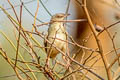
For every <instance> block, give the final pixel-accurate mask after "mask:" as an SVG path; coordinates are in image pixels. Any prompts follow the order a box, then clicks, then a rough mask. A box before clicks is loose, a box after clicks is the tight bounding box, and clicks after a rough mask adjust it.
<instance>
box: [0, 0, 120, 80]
mask: <svg viewBox="0 0 120 80" xmlns="http://www.w3.org/2000/svg"><path fill="white" fill-rule="evenodd" d="M22 1H23V3H24V6H23V15H22V25H23V27H24V28H25V29H27V30H32V27H33V26H32V24H33V23H34V15H35V12H36V9H37V0H22ZM41 1H42V3H43V4H44V6H45V7H46V8H47V10H48V11H47V10H46V9H45V8H44V7H43V5H42V3H41ZM69 1H70V6H69V10H68V13H70V16H68V18H67V19H68V20H69V19H80V18H86V16H85V14H84V12H83V10H82V8H81V6H80V5H79V4H78V3H77V2H76V0H39V3H40V5H39V11H38V14H37V22H36V24H41V23H42V22H49V21H50V18H51V15H54V14H56V13H65V12H66V10H67V8H68V4H69ZM79 1H80V0H79ZM117 1H118V3H120V1H119V0H117ZM10 2H11V3H12V4H13V6H14V8H15V10H16V12H17V14H18V17H19V14H20V5H21V2H20V0H10ZM80 2H81V1H80ZM0 6H2V7H3V8H4V9H5V10H6V11H7V12H8V13H9V14H10V15H11V16H12V17H14V18H15V15H14V12H13V10H12V8H11V6H10V5H9V3H8V2H7V0H0ZM87 7H88V10H89V13H90V16H91V18H92V20H93V23H94V24H97V25H100V26H101V27H107V26H109V25H111V24H113V23H115V22H116V21H119V19H120V6H119V4H117V3H116V2H115V0H87ZM15 19H16V18H15ZM119 26H120V24H117V25H115V26H114V27H112V28H110V29H109V32H110V34H111V35H112V36H113V35H114V34H115V33H116V32H117V34H116V37H115V39H114V40H115V41H114V42H115V46H116V48H120V42H119V40H120V27H119ZM47 29H48V26H46V25H44V26H41V27H39V28H38V30H39V31H40V32H44V33H45V34H47ZM66 29H67V31H68V33H69V34H70V35H71V36H72V37H73V38H74V39H75V41H77V42H78V43H79V44H82V41H83V39H85V38H86V37H87V36H88V35H89V34H90V33H91V30H90V28H89V25H88V24H87V23H86V22H74V23H67V27H66ZM0 31H2V32H4V33H5V34H6V35H7V37H8V38H9V39H10V40H11V41H12V42H13V43H14V45H15V46H16V37H15V36H16V35H15V34H18V33H17V31H16V30H15V28H14V26H13V24H12V23H11V22H10V20H9V19H8V18H7V16H6V14H4V12H3V11H2V10H1V9H0ZM34 37H35V38H36V39H37V40H38V41H39V42H40V43H41V44H42V45H43V40H42V39H41V38H39V37H37V36H34ZM99 38H100V40H101V43H102V47H103V49H104V53H107V52H108V51H110V50H113V46H112V43H111V40H110V38H109V37H108V34H107V33H106V32H103V33H102V34H101V35H100V36H99ZM21 43H22V44H24V40H23V39H21ZM0 46H2V47H3V49H4V50H5V51H6V52H7V53H8V56H9V57H11V58H14V57H15V50H14V49H13V48H12V46H11V44H10V43H9V42H8V40H6V39H5V38H4V36H3V35H2V33H0ZM85 46H87V47H90V48H96V42H95V39H94V37H93V36H92V37H91V38H90V39H89V41H88V42H87V43H86V44H85ZM36 50H38V54H39V55H40V56H41V57H45V55H46V54H43V52H42V51H41V50H40V49H36ZM70 50H71V52H75V51H76V50H77V47H74V46H70ZM20 52H21V53H22V55H24V56H23V57H24V59H25V60H30V59H31V58H29V55H28V54H25V53H26V51H25V50H24V49H22V48H20ZM86 52H87V51H86ZM41 53H42V54H41ZM117 53H120V50H118V52H117ZM81 55H82V52H80V53H79V55H78V56H77V57H76V60H78V61H80V59H81V58H80V57H81ZM86 56H88V54H87V55H86ZM115 56H116V55H115V54H114V52H113V53H111V54H109V55H107V59H108V62H109V63H110V62H111V61H112V60H113V59H114V57H115ZM93 61H94V60H93ZM91 63H92V62H90V63H88V65H89V64H91ZM117 67H118V66H113V71H114V70H116V69H117ZM95 69H97V71H96V72H97V73H98V74H100V75H101V76H102V77H104V78H105V80H106V73H105V71H104V67H103V63H102V61H101V60H100V61H99V62H98V63H96V65H95ZM103 72H104V73H103ZM35 74H36V76H37V78H38V80H47V79H46V78H45V77H44V76H43V75H42V74H41V75H40V73H35ZM10 75H15V73H14V71H13V69H12V68H11V67H10V66H9V64H8V63H7V62H6V61H5V60H4V59H3V58H2V57H1V56H0V80H18V79H17V77H16V76H10ZM3 76H6V77H3ZM7 76H10V77H7ZM93 77H94V76H93ZM94 80H96V78H94Z"/></svg>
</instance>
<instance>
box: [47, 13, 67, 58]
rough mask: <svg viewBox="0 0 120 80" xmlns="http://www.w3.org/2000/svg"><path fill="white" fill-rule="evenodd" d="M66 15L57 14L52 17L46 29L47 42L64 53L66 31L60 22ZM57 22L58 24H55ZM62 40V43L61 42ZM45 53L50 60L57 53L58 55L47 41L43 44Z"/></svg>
mask: <svg viewBox="0 0 120 80" xmlns="http://www.w3.org/2000/svg"><path fill="white" fill-rule="evenodd" d="M67 16H68V14H63V13H58V14H55V15H53V16H52V18H51V23H50V25H49V28H48V36H47V39H48V40H49V42H51V43H52V44H54V45H55V46H56V47H57V48H59V49H60V50H61V51H63V52H64V53H66V44H67V43H66V42H64V41H66V39H67V36H66V29H65V25H64V22H60V21H62V20H64V19H65V17H67ZM57 21H58V22H57ZM62 40H64V41H62ZM45 47H47V48H46V53H47V54H48V56H49V57H50V58H52V59H54V58H55V57H56V56H57V54H58V53H60V52H59V51H58V50H57V49H56V48H54V47H53V46H52V45H51V44H50V43H48V42H47V41H46V42H45Z"/></svg>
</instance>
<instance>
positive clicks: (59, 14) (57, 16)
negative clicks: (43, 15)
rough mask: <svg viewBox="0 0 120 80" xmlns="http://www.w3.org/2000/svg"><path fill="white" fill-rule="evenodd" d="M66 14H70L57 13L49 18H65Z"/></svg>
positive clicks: (55, 19)
mask: <svg viewBox="0 0 120 80" xmlns="http://www.w3.org/2000/svg"><path fill="white" fill-rule="evenodd" d="M68 15H70V14H64V13H58V14H55V15H53V16H52V18H51V20H52V21H60V20H64V18H66V17H67V16H68Z"/></svg>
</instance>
